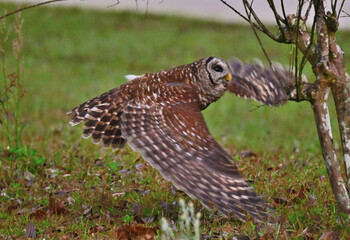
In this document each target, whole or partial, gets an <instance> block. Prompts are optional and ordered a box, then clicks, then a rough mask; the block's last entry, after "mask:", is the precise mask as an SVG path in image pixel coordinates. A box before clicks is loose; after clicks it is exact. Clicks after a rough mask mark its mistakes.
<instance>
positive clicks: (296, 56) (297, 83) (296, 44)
mask: <svg viewBox="0 0 350 240" xmlns="http://www.w3.org/2000/svg"><path fill="white" fill-rule="evenodd" d="M303 5H304V0H300V1H299V5H298V15H297V24H296V26H295V28H296V29H295V30H296V31H294V32H295V33H296V37H295V69H294V70H295V73H294V76H295V85H296V90H297V100H300V86H301V81H300V79H299V78H298V77H297V76H298V51H299V48H298V45H299V30H300V18H301V10H302V9H303Z"/></svg>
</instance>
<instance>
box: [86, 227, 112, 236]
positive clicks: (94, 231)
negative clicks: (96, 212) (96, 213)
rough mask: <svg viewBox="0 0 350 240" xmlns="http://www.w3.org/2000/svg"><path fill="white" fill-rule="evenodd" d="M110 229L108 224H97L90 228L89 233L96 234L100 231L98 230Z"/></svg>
mask: <svg viewBox="0 0 350 240" xmlns="http://www.w3.org/2000/svg"><path fill="white" fill-rule="evenodd" d="M108 230H110V228H107V227H106V226H103V225H102V226H98V225H95V226H93V227H91V228H90V230H89V234H90V235H91V234H95V233H98V232H105V231H108Z"/></svg>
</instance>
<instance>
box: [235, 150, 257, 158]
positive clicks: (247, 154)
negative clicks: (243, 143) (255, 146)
mask: <svg viewBox="0 0 350 240" xmlns="http://www.w3.org/2000/svg"><path fill="white" fill-rule="evenodd" d="M239 156H240V157H241V158H251V157H257V156H258V155H256V153H254V152H252V151H251V150H245V151H241V152H240V153H239Z"/></svg>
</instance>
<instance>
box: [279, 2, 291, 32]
mask: <svg viewBox="0 0 350 240" xmlns="http://www.w3.org/2000/svg"><path fill="white" fill-rule="evenodd" d="M281 8H282V13H283V17H284V21H285V23H284V24H286V26H287V28H289V23H288V18H287V14H286V10H285V8H284V1H283V0H281Z"/></svg>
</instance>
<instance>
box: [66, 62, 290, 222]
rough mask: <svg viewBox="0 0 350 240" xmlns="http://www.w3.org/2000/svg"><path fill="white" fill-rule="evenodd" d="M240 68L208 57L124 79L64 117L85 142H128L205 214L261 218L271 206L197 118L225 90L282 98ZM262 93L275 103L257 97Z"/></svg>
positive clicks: (278, 88) (117, 145)
mask: <svg viewBox="0 0 350 240" xmlns="http://www.w3.org/2000/svg"><path fill="white" fill-rule="evenodd" d="M230 65H231V66H230ZM242 67H243V65H240V64H239V62H237V61H233V62H232V63H231V64H228V63H227V62H226V61H224V60H222V59H220V58H215V57H207V58H203V59H200V60H198V61H196V62H194V63H191V64H187V65H183V66H179V67H176V68H173V69H170V70H167V71H161V72H157V73H147V74H144V75H141V76H135V75H129V76H128V78H129V79H131V80H130V81H128V82H127V83H125V84H123V85H121V86H119V87H117V88H114V89H112V90H110V91H108V92H106V93H103V94H102V95H100V96H98V97H96V98H93V99H92V100H89V101H87V102H85V103H83V104H81V105H80V106H78V107H76V108H74V109H73V110H72V111H71V112H69V113H73V114H74V116H73V118H72V120H71V121H70V124H71V125H76V124H78V123H80V122H85V126H84V131H83V137H84V138H87V137H89V136H92V139H93V141H94V142H95V143H99V142H101V143H102V144H103V146H105V147H109V146H112V147H113V148H121V147H123V146H124V144H125V143H128V144H129V146H130V147H131V148H132V149H134V150H135V151H138V152H140V153H141V154H142V156H143V158H144V159H145V160H146V161H147V162H149V163H150V164H151V166H152V167H154V168H156V169H157V170H159V172H160V173H161V175H162V176H163V177H164V178H165V179H166V180H169V181H171V182H172V183H173V184H174V185H175V186H176V187H177V188H178V189H180V190H182V191H184V192H185V193H186V194H187V195H189V196H190V197H192V198H197V199H199V200H200V201H201V202H202V204H203V205H204V206H206V207H207V208H216V209H218V210H219V211H220V212H221V213H223V214H224V215H225V216H232V215H234V216H236V217H237V218H238V219H240V220H245V219H246V218H245V213H248V214H250V215H251V216H252V217H253V218H255V219H257V220H266V219H267V217H268V209H269V207H268V206H267V204H266V203H265V201H264V200H263V199H262V198H261V197H259V196H258V195H257V194H256V193H255V192H254V190H253V188H252V187H251V186H249V185H248V184H247V182H246V181H245V180H244V178H243V177H242V176H241V175H240V173H239V172H238V170H237V167H236V164H235V162H234V161H233V159H232V158H231V157H230V155H229V154H228V153H226V151H225V150H224V149H223V148H222V147H221V146H220V145H219V144H218V143H217V142H216V141H215V139H214V138H213V137H212V135H211V134H210V132H209V130H208V128H207V125H206V123H205V120H204V118H203V116H202V114H201V111H202V110H203V109H205V108H206V107H208V106H209V105H210V104H211V103H213V102H215V101H217V100H218V99H219V98H220V97H221V96H222V95H223V94H224V93H225V92H226V90H227V89H229V90H230V91H231V92H233V93H235V94H237V95H238V96H242V97H248V98H254V99H256V100H258V101H261V102H264V103H266V104H271V103H273V101H274V99H277V100H278V99H282V98H284V97H286V94H285V92H283V91H282V90H281V86H279V85H278V84H277V83H273V84H275V85H272V86H271V85H270V84H269V83H267V85H268V86H269V88H267V86H264V85H263V84H262V85H257V86H255V85H254V81H251V80H252V78H251V77H252V76H253V75H251V74H248V75H247V74H246V75H244V74H245V73H244V74H243V75H242V70H243V68H242ZM233 70H235V71H236V73H235V72H234V71H233ZM248 73H250V71H248ZM256 74H257V73H254V76H255V75H256ZM245 76H246V77H248V80H247V81H244V77H245ZM276 84H277V85H276ZM265 85H266V84H265ZM257 87H258V88H257ZM265 88H266V89H270V90H271V89H272V92H271V93H270V94H274V95H275V97H269V96H267V95H266V94H265V93H262V92H261V91H262V90H263V89H265ZM274 88H276V89H274ZM275 90H276V91H275ZM283 94H284V95H283ZM282 95H283V96H282ZM276 96H277V97H276ZM280 96H281V97H280Z"/></svg>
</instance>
